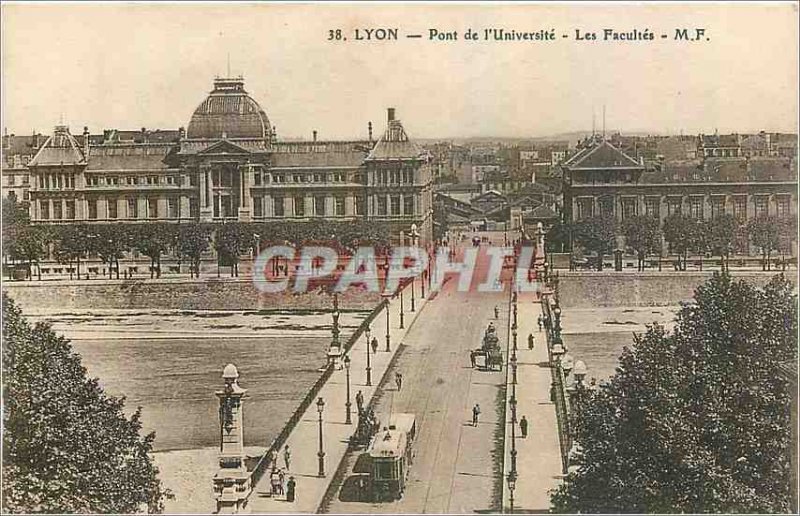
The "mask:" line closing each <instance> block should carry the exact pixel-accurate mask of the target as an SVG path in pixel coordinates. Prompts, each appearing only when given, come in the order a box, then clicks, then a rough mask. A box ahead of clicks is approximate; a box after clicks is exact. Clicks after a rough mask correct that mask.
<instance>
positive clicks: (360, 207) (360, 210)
mask: <svg viewBox="0 0 800 516" xmlns="http://www.w3.org/2000/svg"><path fill="white" fill-rule="evenodd" d="M366 211H367V210H366V199H365V197H364V196H363V195H358V196H356V215H364V213H366Z"/></svg>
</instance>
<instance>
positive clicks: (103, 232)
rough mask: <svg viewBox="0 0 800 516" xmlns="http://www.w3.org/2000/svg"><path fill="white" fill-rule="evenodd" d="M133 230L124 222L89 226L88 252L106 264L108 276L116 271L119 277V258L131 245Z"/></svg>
mask: <svg viewBox="0 0 800 516" xmlns="http://www.w3.org/2000/svg"><path fill="white" fill-rule="evenodd" d="M133 231H134V230H133V229H132V228H131V227H129V226H128V225H126V224H122V223H118V224H100V225H92V226H90V230H89V234H88V236H87V238H88V240H89V249H90V252H95V253H97V255H98V256H99V257H100V260H101V261H102V262H103V263H105V264H107V265H108V277H109V279H111V274H112V273H113V272H114V271H116V273H117V274H116V276H117V279H119V259H120V258H123V257H124V256H125V252H126V251H128V250H129V249H130V247H131V235H132V232H133Z"/></svg>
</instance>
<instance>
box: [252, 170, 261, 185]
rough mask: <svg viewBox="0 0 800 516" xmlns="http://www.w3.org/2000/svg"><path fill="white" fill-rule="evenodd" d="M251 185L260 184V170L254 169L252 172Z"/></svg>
mask: <svg viewBox="0 0 800 516" xmlns="http://www.w3.org/2000/svg"><path fill="white" fill-rule="evenodd" d="M253 185H254V186H261V171H260V170H256V171H255V172H253Z"/></svg>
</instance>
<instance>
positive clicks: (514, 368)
mask: <svg viewBox="0 0 800 516" xmlns="http://www.w3.org/2000/svg"><path fill="white" fill-rule="evenodd" d="M511 383H513V384H516V383H517V355H516V354H514V355H511Z"/></svg>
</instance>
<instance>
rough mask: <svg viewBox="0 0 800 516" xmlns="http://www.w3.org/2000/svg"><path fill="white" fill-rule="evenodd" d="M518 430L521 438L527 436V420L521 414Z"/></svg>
mask: <svg viewBox="0 0 800 516" xmlns="http://www.w3.org/2000/svg"><path fill="white" fill-rule="evenodd" d="M519 431H520V433H521V434H522V438H523V439H525V438H526V437H528V420H527V419H525V416H522V419H520V420H519Z"/></svg>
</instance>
